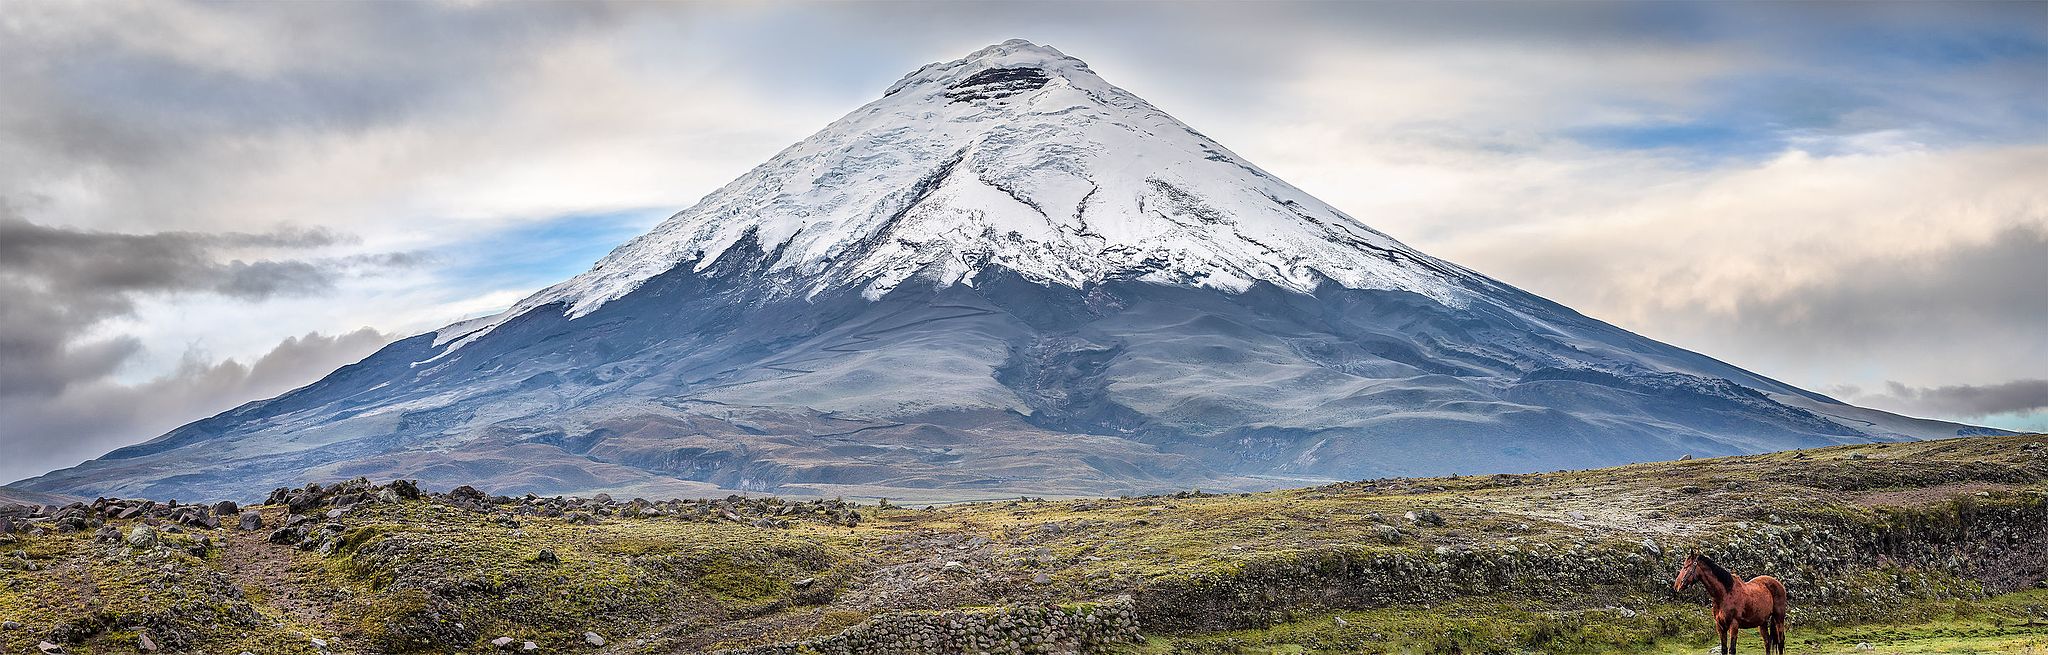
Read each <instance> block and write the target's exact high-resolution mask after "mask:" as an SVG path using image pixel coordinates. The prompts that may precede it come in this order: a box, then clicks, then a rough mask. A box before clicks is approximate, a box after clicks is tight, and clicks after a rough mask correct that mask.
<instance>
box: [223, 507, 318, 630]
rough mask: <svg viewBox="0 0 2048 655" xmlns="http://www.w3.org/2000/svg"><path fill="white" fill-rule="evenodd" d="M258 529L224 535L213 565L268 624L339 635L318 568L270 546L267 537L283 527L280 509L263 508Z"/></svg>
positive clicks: (302, 555)
mask: <svg viewBox="0 0 2048 655" xmlns="http://www.w3.org/2000/svg"><path fill="white" fill-rule="evenodd" d="M262 512H263V526H264V527H263V529H261V530H257V531H254V532H242V531H240V530H233V531H229V532H228V533H227V536H226V538H225V539H224V541H226V542H227V543H226V544H225V547H224V548H221V549H220V551H219V552H220V556H219V558H218V559H217V560H215V561H214V564H215V566H217V567H218V568H219V569H220V571H221V573H224V574H226V575H227V576H228V577H229V578H230V579H232V580H234V581H235V584H236V585H238V586H240V587H241V588H242V593H243V594H244V595H246V596H247V597H248V598H249V603H250V604H251V605H254V606H255V607H256V609H257V610H258V611H260V612H263V614H264V615H265V616H268V617H270V618H271V619H272V620H275V621H280V622H283V623H284V624H285V625H286V627H289V628H294V629H299V630H302V631H305V632H307V633H308V634H310V635H313V636H322V635H328V636H331V635H334V634H337V633H339V632H340V631H341V626H340V625H339V623H338V621H337V620H336V619H335V612H334V605H335V601H336V600H338V596H337V590H336V589H334V588H333V587H331V586H329V585H327V584H325V579H324V577H323V576H321V575H320V573H319V569H318V567H319V566H320V563H319V562H317V561H315V560H313V559H312V558H311V557H309V556H307V555H306V554H305V553H302V552H300V551H299V550H298V549H295V548H292V547H290V546H280V545H277V544H273V543H270V542H269V541H268V540H267V539H266V538H267V537H268V536H269V534H270V531H271V530H274V529H277V528H278V527H281V526H283V525H284V518H285V510H284V509H283V508H265V509H264V510H262Z"/></svg>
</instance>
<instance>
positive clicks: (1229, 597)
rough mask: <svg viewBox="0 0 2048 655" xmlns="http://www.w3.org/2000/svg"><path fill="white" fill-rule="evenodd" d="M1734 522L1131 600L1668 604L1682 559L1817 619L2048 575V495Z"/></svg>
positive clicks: (1381, 554) (1316, 557) (1195, 626)
mask: <svg viewBox="0 0 2048 655" xmlns="http://www.w3.org/2000/svg"><path fill="white" fill-rule="evenodd" d="M1781 518H1782V520H1780V521H1773V522H1762V521H1759V522H1754V523H1742V524H1736V525H1732V526H1729V528H1728V529H1727V530H1725V531H1724V532H1722V533H1721V534H1717V535H1715V536H1712V537H1709V538H1707V539H1704V540H1701V541H1699V542H1697V543H1690V544H1683V545H1681V544H1659V543H1657V542H1656V541H1654V540H1650V539H1645V540H1643V541H1641V542H1636V543H1628V542H1614V541H1609V542H1590V541H1583V540H1582V541H1577V542H1565V543H1561V544H1540V543H1529V544H1513V543H1509V544H1498V545H1488V546H1485V547H1483V548H1474V549H1462V548H1450V547H1438V548H1435V549H1433V550H1430V551H1414V550H1395V551H1391V552H1390V551H1388V550H1386V549H1383V548H1371V547H1359V548H1334V549H1323V550H1316V551H1310V552H1305V553H1299V554H1295V555H1291V556H1288V557H1284V558H1275V559H1271V560H1261V561H1256V562H1252V563H1249V564H1246V565H1244V566H1243V567H1240V568H1238V569H1236V570H1232V571H1222V572H1215V573H1208V574H1202V575H1192V576H1186V577H1180V578H1170V579H1167V580H1162V581H1158V582H1154V583H1152V584H1149V585H1147V586H1146V587H1144V588H1142V589H1140V590H1138V591H1137V592H1136V593H1135V594H1134V601H1133V602H1134V605H1135V607H1136V610H1137V613H1138V616H1139V618H1140V620H1141V622H1142V624H1143V626H1144V628H1145V629H1146V630H1155V631H1166V632H1186V631H1206V630H1232V629H1243V628H1257V627H1264V626H1267V625H1272V624H1274V623H1277V622H1280V621H1284V620H1286V619H1287V618H1288V617H1289V616H1290V615H1291V614H1293V613H1295V612H1298V611H1304V610H1307V611H1315V610H1339V609H1370V608H1375V607H1386V606H1390V605H1408V604H1427V603H1436V602H1442V601H1445V600H1450V599H1452V598H1456V597H1459V596H1468V595H1480V594H1491V593H1513V594H1516V595H1522V596H1530V597H1537V598H1551V599H1559V600H1564V599H1569V598H1572V597H1578V598H1582V599H1583V598H1587V597H1592V596H1602V595H1604V596H1610V597H1611V596H1618V595H1621V594H1637V595H1652V596H1664V597H1668V598H1672V599H1677V598H1679V596H1678V595H1677V594H1675V593H1674V592H1672V590H1671V581H1672V577H1673V576H1674V575H1675V573H1676V571H1677V570H1678V567H1679V565H1680V563H1681V562H1682V560H1683V559H1684V557H1685V555H1686V552H1685V551H1687V550H1691V549H1694V548H1697V549H1699V550H1701V551H1702V552H1706V553H1708V554H1710V555H1712V556H1714V557H1715V558H1716V559H1717V560H1719V561H1720V562H1721V563H1722V564H1724V565H1725V566H1727V567H1728V568H1729V569H1730V570H1732V571H1734V572H1735V573H1737V574H1738V575H1743V576H1744V577H1751V576H1754V575H1756V574H1758V573H1769V574H1771V575H1772V576H1774V577H1778V578H1780V579H1781V580H1783V581H1784V582H1785V584H1786V586H1787V588H1788V589H1790V591H1791V595H1792V597H1793V599H1794V607H1795V611H1804V612H1806V615H1807V616H1808V617H1809V618H1811V619H1818V620H1822V621H1828V620H1836V619H1851V618H1867V617H1860V614H1862V613H1870V612H1881V610H1882V609H1883V608H1884V607H1887V606H1893V605H1896V604H1897V603H1900V602H1903V601H1905V600H1908V599H1911V598H1943V597H1953V596H1965V595H1978V594H1982V593H1986V592H1989V593H2003V592H2009V591H2013V590H2016V589H2021V588H2025V587H2028V586H2032V585H2037V584H2040V583H2042V581H2043V580H2048V499H2044V498H2043V497H2041V496H2039V495H2029V496H2014V497H2006V498H2002V499H1995V500H1993V499H1974V498H1966V499H1962V500H1957V501H1952V502H1949V503H1944V504H1940V505H1935V506H1931V507H1927V508H1917V509H1892V510H1885V511H1879V512H1874V513H1872V514H1869V515H1814V516H1805V517H1781Z"/></svg>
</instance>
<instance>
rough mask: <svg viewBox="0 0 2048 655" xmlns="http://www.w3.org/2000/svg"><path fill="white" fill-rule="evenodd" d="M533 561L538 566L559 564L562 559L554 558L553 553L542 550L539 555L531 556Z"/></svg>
mask: <svg viewBox="0 0 2048 655" xmlns="http://www.w3.org/2000/svg"><path fill="white" fill-rule="evenodd" d="M533 561H535V562H537V563H540V564H560V563H562V558H560V557H556V556H555V551H553V550H549V549H546V548H542V549H540V553H539V554H537V555H534V556H533Z"/></svg>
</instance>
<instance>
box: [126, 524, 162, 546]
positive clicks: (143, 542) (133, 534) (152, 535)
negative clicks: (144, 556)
mask: <svg viewBox="0 0 2048 655" xmlns="http://www.w3.org/2000/svg"><path fill="white" fill-rule="evenodd" d="M156 541H157V536H156V528H152V527H149V526H147V525H138V526H135V527H134V528H133V529H130V530H129V531H128V545H130V546H134V547H136V548H151V547H154V546H156Z"/></svg>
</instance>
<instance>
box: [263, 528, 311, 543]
mask: <svg viewBox="0 0 2048 655" xmlns="http://www.w3.org/2000/svg"><path fill="white" fill-rule="evenodd" d="M305 538H306V529H305V528H299V527H282V528H278V529H276V530H273V531H271V532H270V537H268V538H267V541H269V542H270V543H273V544H283V545H286V546H290V545H294V544H297V543H299V542H300V541H303V540H305Z"/></svg>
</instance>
